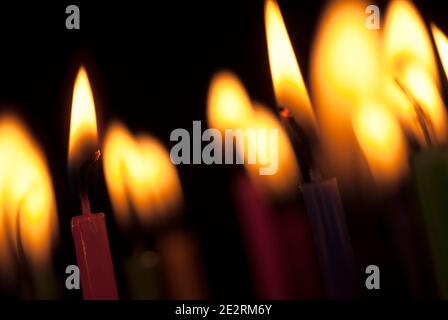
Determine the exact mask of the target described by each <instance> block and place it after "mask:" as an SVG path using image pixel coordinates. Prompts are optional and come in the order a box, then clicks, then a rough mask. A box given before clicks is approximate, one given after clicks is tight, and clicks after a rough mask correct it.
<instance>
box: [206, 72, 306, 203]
mask: <svg viewBox="0 0 448 320" xmlns="http://www.w3.org/2000/svg"><path fill="white" fill-rule="evenodd" d="M208 97H209V98H208V105H207V113H208V121H209V126H210V127H211V128H216V129H218V130H221V131H224V129H241V130H242V131H243V132H250V130H254V131H253V132H256V131H257V130H258V129H263V130H264V131H265V132H269V130H270V129H275V130H276V132H277V133H278V140H277V141H278V143H277V146H273V145H272V144H271V142H272V141H271V139H270V138H267V136H263V135H260V136H258V135H257V136H256V137H255V138H254V136H251V135H250V134H247V135H246V136H245V137H244V146H243V147H244V148H245V149H244V150H242V149H239V150H237V152H244V165H245V168H246V170H247V172H248V173H249V176H250V177H251V179H252V180H253V181H254V182H255V185H256V186H257V187H258V188H260V189H261V190H262V191H265V192H267V193H269V194H271V195H273V196H275V197H287V196H289V195H291V194H293V193H294V192H296V191H297V186H298V184H299V182H300V171H299V167H298V165H297V161H296V159H295V155H294V150H293V147H292V145H291V142H290V141H289V138H288V136H287V134H286V132H285V130H284V129H283V127H282V125H281V124H280V123H279V121H278V120H277V119H276V118H275V116H274V115H273V114H272V113H271V112H270V111H268V109H267V108H265V107H262V106H257V107H255V108H253V107H252V103H251V102H250V100H249V96H248V94H247V92H246V89H245V88H244V86H243V84H242V83H241V82H240V81H239V80H238V78H237V77H236V76H235V75H234V74H232V73H230V72H221V73H218V74H217V75H216V76H215V77H214V78H213V80H212V83H211V85H210V90H209V96H208ZM263 130H262V131H263ZM237 146H239V145H238V144H237ZM275 147H277V148H278V149H277V155H278V162H277V171H276V173H275V174H273V175H260V167H265V165H266V163H267V162H269V161H272V160H273V159H272V158H271V159H266V158H265V157H266V155H268V157H269V155H273V154H275V150H272V148H275ZM249 149H251V150H255V151H256V158H257V159H256V161H255V162H256V163H249V161H248V154H249V153H248V150H249ZM262 158H264V159H262ZM260 159H261V161H260Z"/></svg>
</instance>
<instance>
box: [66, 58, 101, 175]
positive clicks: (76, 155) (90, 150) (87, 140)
mask: <svg viewBox="0 0 448 320" xmlns="http://www.w3.org/2000/svg"><path fill="white" fill-rule="evenodd" d="M97 150H98V132H97V124H96V114H95V103H94V101H93V93H92V88H91V87H90V82H89V77H88V76H87V71H86V69H85V68H84V67H83V66H81V67H80V68H79V71H78V75H77V76H76V80H75V85H74V88H73V98H72V109H71V118H70V139H69V148H68V159H69V167H70V168H74V167H75V166H80V165H81V164H83V163H84V162H85V161H88V160H89V159H90V158H91V157H92V155H93V154H94V153H95V152H96V151H97Z"/></svg>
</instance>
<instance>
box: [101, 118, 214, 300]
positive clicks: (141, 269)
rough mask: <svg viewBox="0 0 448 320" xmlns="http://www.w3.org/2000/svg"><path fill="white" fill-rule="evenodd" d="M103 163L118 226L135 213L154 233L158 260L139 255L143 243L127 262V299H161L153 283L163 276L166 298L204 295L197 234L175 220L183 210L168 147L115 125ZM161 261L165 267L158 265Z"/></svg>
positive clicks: (128, 225)
mask: <svg viewBox="0 0 448 320" xmlns="http://www.w3.org/2000/svg"><path fill="white" fill-rule="evenodd" d="M104 163H105V174H106V182H107V186H108V190H109V193H110V196H111V200H112V204H113V207H114V212H115V214H116V217H117V220H118V221H119V223H120V225H121V226H122V227H123V229H128V230H130V228H131V227H132V223H131V221H132V220H133V219H132V216H133V214H135V218H136V220H137V221H138V222H139V225H140V226H142V227H143V229H148V230H151V231H152V233H153V236H154V241H155V244H156V246H155V249H156V251H157V258H156V261H154V259H153V262H156V263H153V264H150V265H149V266H148V264H147V263H146V262H145V261H147V260H142V259H141V256H142V255H143V256H146V257H147V256H148V253H147V250H146V248H145V247H144V246H143V247H141V248H137V247H136V248H134V253H133V255H132V256H131V258H130V259H129V260H128V263H127V266H128V267H127V277H128V279H129V282H130V283H133V284H134V285H133V286H132V288H130V290H131V292H130V294H131V297H132V298H136V299H153V298H158V297H160V291H161V288H157V284H158V283H161V281H158V279H159V278H160V276H161V275H164V277H163V280H165V281H164V284H165V285H166V289H167V294H168V297H170V298H174V299H200V298H204V297H205V296H206V290H205V285H204V283H203V279H202V277H201V275H202V273H201V268H202V267H201V264H200V262H199V261H200V255H199V251H198V246H197V243H196V238H195V237H194V236H193V235H192V234H191V233H190V232H188V231H187V230H186V229H185V228H184V227H182V226H180V225H179V224H178V222H177V221H176V220H177V219H179V218H180V213H181V212H182V209H183V203H184V201H183V192H182V188H181V184H180V179H179V176H178V173H177V171H176V168H175V167H174V165H173V164H172V162H171V160H170V156H169V153H168V151H167V150H166V148H165V147H164V146H163V145H162V143H160V142H159V141H158V140H156V139H155V138H153V137H151V136H149V135H146V134H142V135H139V136H137V137H134V136H133V135H132V134H131V133H130V132H129V131H128V130H127V128H126V127H125V126H124V125H122V124H120V123H113V124H112V125H111V126H110V127H109V128H108V130H107V133H106V138H105V144H104ZM134 220H135V219H134ZM159 261H160V267H161V268H163V270H160V269H159V268H158V267H159V265H158V263H159ZM141 275H144V277H143V279H147V280H150V279H152V283H146V282H144V281H141V279H140V280H139V279H136V277H137V276H138V277H140V276H141ZM154 280H155V281H156V283H155V282H154ZM138 281H140V283H139V285H137V284H136V283H137V282H138ZM145 287H146V288H145ZM158 295H159V296H158Z"/></svg>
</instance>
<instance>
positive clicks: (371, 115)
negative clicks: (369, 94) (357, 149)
mask: <svg viewBox="0 0 448 320" xmlns="http://www.w3.org/2000/svg"><path fill="white" fill-rule="evenodd" d="M353 127H354V130H355V133H356V137H357V139H358V142H359V144H360V146H361V149H362V151H363V153H364V156H365V157H366V160H367V163H368V165H369V167H370V170H371V172H372V174H373V176H374V178H375V180H376V182H377V183H378V184H381V185H384V186H392V185H394V184H395V183H397V182H398V181H399V179H400V178H401V177H402V176H403V174H404V173H405V172H406V171H407V148H406V142H405V138H404V135H403V133H402V130H401V127H400V124H399V123H398V121H397V120H396V118H395V117H394V116H393V115H392V114H391V113H390V112H389V111H388V110H387V109H385V108H384V107H382V106H380V105H378V104H375V103H367V104H363V105H362V106H361V107H360V108H359V109H358V111H357V112H356V113H355V114H354V117H353Z"/></svg>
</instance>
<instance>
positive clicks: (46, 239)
mask: <svg viewBox="0 0 448 320" xmlns="http://www.w3.org/2000/svg"><path fill="white" fill-rule="evenodd" d="M57 225H58V224H57V212H56V203H55V198H54V193H53V186H52V182H51V178H50V174H49V171H48V166H47V163H46V160H45V157H44V155H43V153H42V151H41V149H40V147H39V146H38V145H37V143H36V142H35V141H34V139H33V138H32V137H31V136H30V134H29V133H28V131H27V130H26V128H25V127H24V125H23V124H22V123H21V121H20V120H18V119H17V118H16V117H14V116H11V115H7V116H3V117H2V118H0V270H1V271H2V272H1V273H0V274H1V280H2V282H3V283H5V282H6V283H8V284H9V285H10V286H16V288H19V290H20V291H19V294H21V295H22V297H23V298H32V299H39V298H54V294H55V292H54V291H55V288H54V285H55V284H54V279H53V277H52V265H51V249H52V245H53V244H54V242H55V241H56V240H57V234H58V232H57V231H58V228H57ZM15 280H16V281H15Z"/></svg>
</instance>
